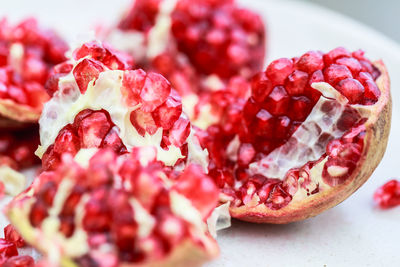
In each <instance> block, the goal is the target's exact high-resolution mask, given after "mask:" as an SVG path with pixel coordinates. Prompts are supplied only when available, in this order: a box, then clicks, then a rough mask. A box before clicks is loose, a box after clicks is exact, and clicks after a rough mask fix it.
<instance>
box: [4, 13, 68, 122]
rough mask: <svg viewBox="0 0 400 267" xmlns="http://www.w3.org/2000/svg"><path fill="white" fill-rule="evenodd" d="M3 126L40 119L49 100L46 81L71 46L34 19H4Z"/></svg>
mask: <svg viewBox="0 0 400 267" xmlns="http://www.w3.org/2000/svg"><path fill="white" fill-rule="evenodd" d="M0 31H1V34H0V43H1V45H0V50H1V51H2V52H0V53H1V54H2V56H1V58H2V59H0V127H3V128H4V127H14V126H16V125H18V124H24V123H33V122H37V120H38V119H39V116H40V112H41V109H42V105H43V103H44V102H46V101H47V100H48V95H47V94H46V91H45V89H44V84H45V82H46V80H47V78H48V76H49V72H50V69H51V67H53V66H54V65H56V64H58V63H60V62H62V61H63V60H65V56H64V53H65V52H66V51H67V49H68V47H67V45H66V43H65V42H64V41H63V40H62V39H61V38H60V37H59V36H57V35H56V33H55V32H53V31H51V30H47V29H42V28H41V27H39V25H38V23H37V21H36V20H35V19H33V18H30V19H26V20H24V21H22V22H20V23H19V24H17V25H15V26H11V25H9V23H8V22H7V20H6V19H1V20H0Z"/></svg>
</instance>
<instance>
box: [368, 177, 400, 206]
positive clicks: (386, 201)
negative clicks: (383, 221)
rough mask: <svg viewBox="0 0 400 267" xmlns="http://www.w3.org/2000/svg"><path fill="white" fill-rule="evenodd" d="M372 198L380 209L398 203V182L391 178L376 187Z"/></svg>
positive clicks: (399, 189) (399, 202) (399, 187)
mask: <svg viewBox="0 0 400 267" xmlns="http://www.w3.org/2000/svg"><path fill="white" fill-rule="evenodd" d="M374 200H375V202H376V203H377V204H378V205H379V207H380V208H382V209H388V208H392V207H395V206H398V205H400V182H399V181H397V180H395V179H393V180H390V181H389V182H387V183H385V184H384V185H383V186H381V187H380V188H378V190H376V192H375V194H374Z"/></svg>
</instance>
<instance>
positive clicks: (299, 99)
mask: <svg viewBox="0 0 400 267" xmlns="http://www.w3.org/2000/svg"><path fill="white" fill-rule="evenodd" d="M291 101H292V103H291V112H289V116H290V118H291V119H292V120H296V121H304V120H305V119H306V118H307V116H308V115H309V114H310V112H311V109H312V104H311V101H310V99H308V98H307V97H305V96H294V97H292V99H291Z"/></svg>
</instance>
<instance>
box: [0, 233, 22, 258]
mask: <svg viewBox="0 0 400 267" xmlns="http://www.w3.org/2000/svg"><path fill="white" fill-rule="evenodd" d="M17 255H18V250H17V246H16V245H15V244H14V243H13V242H11V241H7V240H5V239H3V238H0V263H4V262H6V261H7V259H9V258H11V257H12V256H17Z"/></svg>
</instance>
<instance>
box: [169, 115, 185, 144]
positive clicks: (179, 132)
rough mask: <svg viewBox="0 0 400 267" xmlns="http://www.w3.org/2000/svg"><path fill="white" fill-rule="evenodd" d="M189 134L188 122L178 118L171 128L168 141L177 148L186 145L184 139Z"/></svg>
mask: <svg viewBox="0 0 400 267" xmlns="http://www.w3.org/2000/svg"><path fill="white" fill-rule="evenodd" d="M189 134H190V121H189V120H187V119H184V118H179V120H177V121H176V122H175V123H174V125H173V126H172V128H171V130H170V134H169V140H170V141H171V143H172V144H174V145H175V146H177V147H180V146H182V145H183V144H184V143H186V139H187V138H188V137H189Z"/></svg>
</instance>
